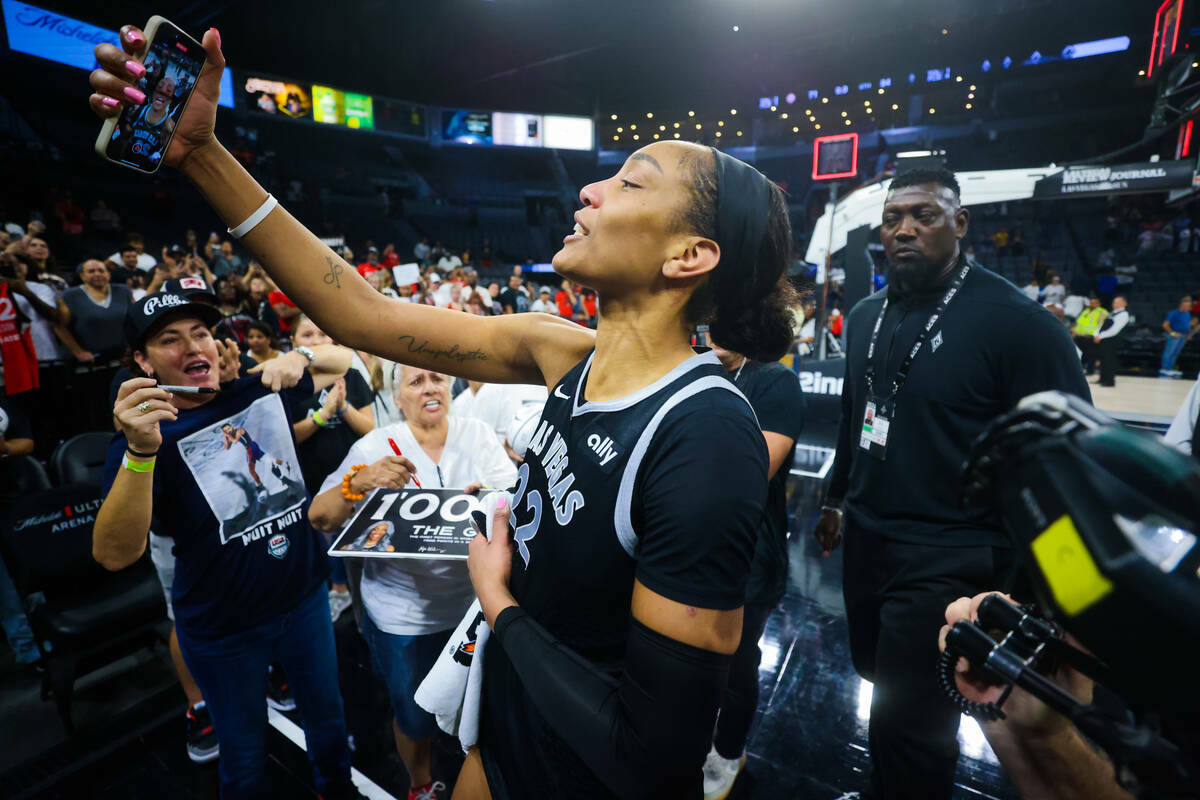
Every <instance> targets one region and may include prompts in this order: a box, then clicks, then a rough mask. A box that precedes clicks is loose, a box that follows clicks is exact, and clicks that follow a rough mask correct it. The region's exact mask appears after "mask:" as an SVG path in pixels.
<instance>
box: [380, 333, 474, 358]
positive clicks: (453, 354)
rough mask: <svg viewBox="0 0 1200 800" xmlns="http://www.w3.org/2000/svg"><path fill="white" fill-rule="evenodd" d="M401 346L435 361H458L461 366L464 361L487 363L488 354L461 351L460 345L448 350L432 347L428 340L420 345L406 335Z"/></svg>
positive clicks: (401, 341)
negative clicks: (441, 359) (442, 359)
mask: <svg viewBox="0 0 1200 800" xmlns="http://www.w3.org/2000/svg"><path fill="white" fill-rule="evenodd" d="M399 341H400V343H401V344H407V346H408V352H410V353H420V354H422V355H426V356H429V357H430V358H432V359H434V360H435V361H436V360H437V359H439V358H449V359H451V360H452V361H457V362H459V363H460V364H461V363H462V362H464V361H487V354H485V353H484V352H483V351H482V350H480V349H478V348H476V349H475V350H460V349H459V348H458V345H451V346H450V347H446V348H437V347H432V346H431V345H430V344H429V340H428V339H426V340H424V341H423V342H421V343H420V344H417V340H416V339H415V338H413V337H412V336H409V335H408V334H405V335H403V336H401V337H400V339H399Z"/></svg>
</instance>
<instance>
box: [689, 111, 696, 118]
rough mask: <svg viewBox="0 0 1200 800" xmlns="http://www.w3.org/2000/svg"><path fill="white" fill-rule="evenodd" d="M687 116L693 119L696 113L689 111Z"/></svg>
mask: <svg viewBox="0 0 1200 800" xmlns="http://www.w3.org/2000/svg"><path fill="white" fill-rule="evenodd" d="M688 116H689V117H694V116H696V112H695V111H689V112H688Z"/></svg>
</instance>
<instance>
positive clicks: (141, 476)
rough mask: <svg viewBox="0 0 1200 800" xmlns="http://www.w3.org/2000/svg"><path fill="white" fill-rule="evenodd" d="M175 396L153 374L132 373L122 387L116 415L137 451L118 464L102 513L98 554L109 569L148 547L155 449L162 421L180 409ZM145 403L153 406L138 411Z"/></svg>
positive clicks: (96, 534) (96, 532) (95, 540)
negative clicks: (175, 403)
mask: <svg viewBox="0 0 1200 800" xmlns="http://www.w3.org/2000/svg"><path fill="white" fill-rule="evenodd" d="M170 398H171V395H170V394H169V393H167V392H166V391H165V390H163V389H159V388H158V387H157V386H156V385H155V382H154V379H153V378H131V379H130V380H127V381H125V382H124V383H123V384H121V388H120V390H119V391H118V392H117V402H116V405H115V406H114V407H113V416H114V417H115V418H116V420H117V423H118V424H119V425H120V427H121V429H122V430H124V431H125V437H126V439H127V440H128V442H129V446H130V447H131V448H132V450H129V451H126V453H125V456H124V458H125V460H126V461H128V462H129V463H128V465H125V464H123V465H122V466H121V467H119V468H118V469H117V477H116V480H114V481H113V484H112V488H110V489H109V490H108V494H107V495H106V496H105V498H104V502H103V504H101V506H100V510H99V511H98V512H97V513H96V525H95V527H94V528H93V531H92V556H93V557H94V558H95V559H96V561H97V562H98V563H99V564H100V566H102V567H104V568H105V569H109V570H119V569H124V568H125V567H127V566H129V565H130V564H132V563H133V562H134V561H137V560H138V558H139V557H140V556H141V555H142V553H143V551H145V549H146V535H147V534H148V533H149V532H150V515H151V513H152V511H153V507H154V455H153V454H155V453H157V452H158V448H159V447H160V446H161V444H162V434H161V433H160V432H159V427H158V426H159V423H160V422H162V421H164V420H174V419H175V418H176V414H177V412H176V410H175V407H174V406H173V405H171V403H170V402H169V401H170ZM143 402H145V403H148V404H149V406H150V407H149V410H148V411H145V412H143V411H139V410H138V405H139V404H141V403H143ZM135 451H136V452H135ZM138 453H142V454H144V455H138Z"/></svg>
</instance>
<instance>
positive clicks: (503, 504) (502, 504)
mask: <svg viewBox="0 0 1200 800" xmlns="http://www.w3.org/2000/svg"><path fill="white" fill-rule="evenodd" d="M496 508H497V509H499V510H500V511H503V510H504V509H506V508H508V498H507V497H501V498H500V499H499V500H497V501H496Z"/></svg>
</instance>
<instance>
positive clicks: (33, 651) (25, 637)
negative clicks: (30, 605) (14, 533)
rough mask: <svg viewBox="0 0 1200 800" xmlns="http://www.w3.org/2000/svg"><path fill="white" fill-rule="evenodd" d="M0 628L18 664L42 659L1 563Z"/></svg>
mask: <svg viewBox="0 0 1200 800" xmlns="http://www.w3.org/2000/svg"><path fill="white" fill-rule="evenodd" d="M0 626H3V628H4V635H5V636H6V637H8V645H9V647H11V648H12V649H13V652H14V653H16V654H17V663H18V664H32V663H33V662H35V661H37V660H38V659H39V658H41V657H42V654H41V653H39V652H38V649H37V643H36V642H35V641H34V640H33V631H32V630H31V629H30V628H29V620H28V619H27V618H26V616H25V608H24V606H22V605H21V598H20V596H19V595H17V587H16V586H14V585H13V582H12V578H10V577H9V575H8V570H7V569H6V568H5V566H4V563H3V562H0Z"/></svg>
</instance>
